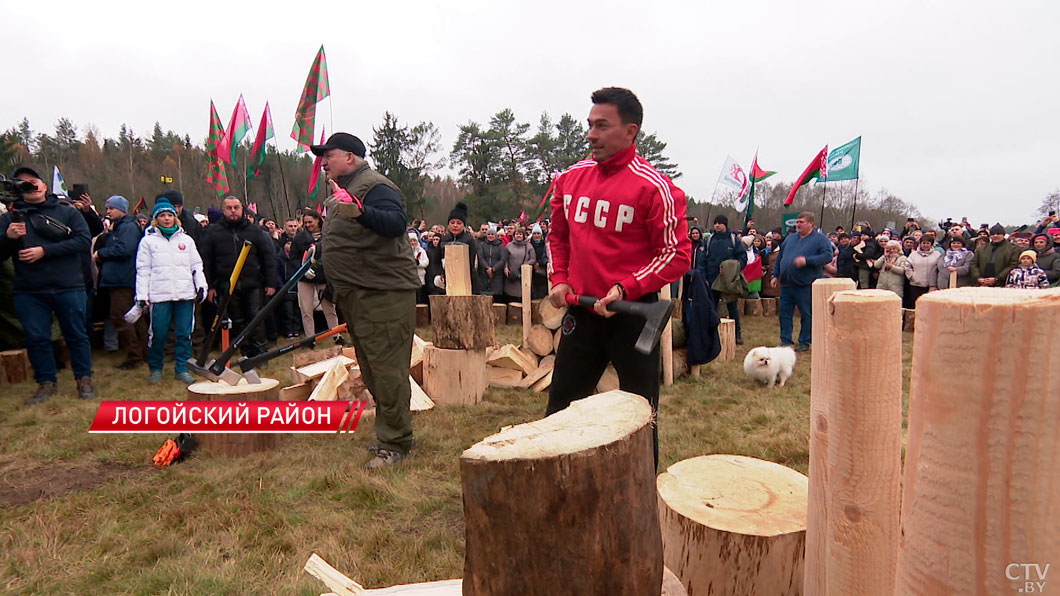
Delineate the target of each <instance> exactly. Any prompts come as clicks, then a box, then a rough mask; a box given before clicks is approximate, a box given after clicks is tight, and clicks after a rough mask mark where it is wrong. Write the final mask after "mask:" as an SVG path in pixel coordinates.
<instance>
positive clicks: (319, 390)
mask: <svg viewBox="0 0 1060 596" xmlns="http://www.w3.org/2000/svg"><path fill="white" fill-rule="evenodd" d="M339 358H341V356H340V357H339ZM349 377H350V371H348V370H346V366H345V365H344V364H343V363H342V362H341V361H339V360H335V359H333V362H332V364H331V368H330V369H328V371H327V372H326V373H324V377H323V378H321V379H320V382H319V383H317V386H316V388H315V389H313V393H311V394H309V400H310V401H335V400H336V399H338V391H339V386H341V385H342V384H343V383H345V382H346V379H348V378H349Z"/></svg>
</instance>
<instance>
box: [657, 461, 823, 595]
mask: <svg viewBox="0 0 1060 596" xmlns="http://www.w3.org/2000/svg"><path fill="white" fill-rule="evenodd" d="M656 484H657V487H658V495H659V497H658V498H659V525H660V526H661V528H662V539H663V562H664V563H665V564H666V566H667V567H668V568H670V569H672V570H673V572H674V574H676V575H677V577H678V579H680V580H681V583H682V584H683V585H684V586H685V588H686V589H687V590H688V593H689V594H733V595H747V596H757V595H760V594H770V595H777V596H781V595H785V594H791V595H801V594H802V575H803V569H802V562H803V547H804V546H805V541H806V484H807V479H806V477H805V476H803V475H802V474H800V473H798V472H796V471H795V470H792V469H790V468H786V467H784V466H782V465H780V464H775V463H772V462H767V461H762V460H760V459H755V458H753V457H744V456H741V455H702V456H699V457H694V458H692V459H686V460H683V461H679V462H677V463H675V464H674V465H672V466H670V467H669V468H668V469H667V470H666V472H664V473H662V474H660V475H659V477H658V479H657V480H656Z"/></svg>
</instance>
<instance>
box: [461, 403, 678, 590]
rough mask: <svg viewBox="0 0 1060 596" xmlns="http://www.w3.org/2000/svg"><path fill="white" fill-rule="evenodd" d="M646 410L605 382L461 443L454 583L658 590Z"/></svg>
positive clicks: (656, 532)
mask: <svg viewBox="0 0 1060 596" xmlns="http://www.w3.org/2000/svg"><path fill="white" fill-rule="evenodd" d="M651 421H652V412H651V406H649V405H648V402H647V401H646V400H645V399H644V398H642V397H640V396H637V395H633V394H631V393H625V392H622V391H614V392H609V393H605V394H602V395H594V396H592V397H588V398H585V399H581V400H578V401H575V402H574V403H572V404H571V405H570V406H569V407H567V408H566V409H564V410H561V411H560V412H557V413H555V414H553V415H551V416H549V417H547V418H544V419H543V420H538V421H535V422H530V423H526V424H520V425H516V426H512V427H509V428H507V429H505V430H502V431H501V432H499V433H497V434H495V435H493V436H490V437H487V438H485V439H484V440H482V441H481V442H479V443H478V444H476V445H474V446H473V447H471V448H470V449H468V450H466V451H464V453H463V454H462V455H461V457H460V476H461V480H462V484H463V495H464V518H465V543H466V548H465V557H464V585H463V591H464V592H463V593H464V594H466V595H468V596H476V595H480V594H526V595H534V594H556V593H557V590H558V592H559V593H565V594H637V595H640V594H645V595H651V594H655V595H657V594H660V591H661V587H662V576H663V564H662V552H661V551H662V547H661V539H660V535H659V518H658V509H657V504H656V499H655V491H654V487H653V483H652V479H653V478H654V477H655V463H654V456H653V454H652V428H651ZM501 487H503V488H501ZM512 495H519V497H518V498H512ZM559 587H562V588H559Z"/></svg>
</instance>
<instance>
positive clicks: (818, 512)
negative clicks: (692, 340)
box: [762, 277, 857, 596]
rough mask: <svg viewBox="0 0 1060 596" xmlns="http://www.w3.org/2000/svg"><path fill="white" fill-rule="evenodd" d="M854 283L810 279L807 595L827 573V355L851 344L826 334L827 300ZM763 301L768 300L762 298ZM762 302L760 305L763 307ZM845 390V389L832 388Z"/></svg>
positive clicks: (818, 590) (816, 591)
mask: <svg viewBox="0 0 1060 596" xmlns="http://www.w3.org/2000/svg"><path fill="white" fill-rule="evenodd" d="M855 287H857V286H856V284H855V283H854V281H853V280H851V279H848V278H838V277H837V278H823V279H818V280H816V281H814V282H813V285H812V286H811V288H810V294H811V301H812V303H811V305H812V307H813V312H815V313H817V314H818V316H816V317H814V319H813V328H812V329H811V334H812V337H813V340H814V342H813V351H812V352H810V363H811V364H810V375H811V377H810V466H809V470H808V473H809V477H810V488H809V500H808V502H809V511H808V513H807V519H808V522H807V526H806V573H805V581H804V583H803V586H804V588H805V590H806V594H807V595H808V596H809V595H813V596H824V595H825V594H827V592H826V591H825V575H826V573H827V561H828V558H827V555H828V550H827V539H826V534H827V532H828V527H829V521H828V509H827V508H826V507H825V502H826V499H827V497H826V495H827V491H828V477H829V469H828V463H827V462H828V435H829V430H830V427H829V424H828V419H829V412H828V404H829V403H830V400H831V399H832V398H831V392H832V391H833V388H832V387H830V386H828V383H830V382H831V379H830V378H829V376H828V374H829V373H828V368H829V366H831V364H832V363H833V359H832V358H830V357H829V354H830V353H831V351H833V350H835V349H839V350H849V349H850V346H836V345H835V344H833V343H832V342H831V340H830V339H829V338H828V337H827V336H826V334H825V319H826V317H825V313H827V312H828V310H829V306H828V300H829V298H831V297H832V295H834V294H835V293H837V292H843V291H848V290H853V289H854V288H855ZM762 300H770V299H768V298H763V299H762ZM765 304H766V303H765V302H763V306H765ZM835 389H839V390H840V391H845V390H846V388H845V387H842V388H835Z"/></svg>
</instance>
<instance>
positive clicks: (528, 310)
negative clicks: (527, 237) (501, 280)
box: [519, 265, 534, 346]
mask: <svg viewBox="0 0 1060 596" xmlns="http://www.w3.org/2000/svg"><path fill="white" fill-rule="evenodd" d="M519 275H520V278H521V279H520V280H521V281H522V282H523V283H522V290H523V292H522V294H523V295H522V296H520V298H522V306H523V345H524V346H525V345H526V340H527V338H528V337H529V336H530V327H531V326H533V324H534V321H533V319H534V314H533V312H534V305H533V301H532V300H531V299H530V282H531V281H532V280H533V276H534V267H533V266H532V265H523V266H521V267H520V268H519Z"/></svg>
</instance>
